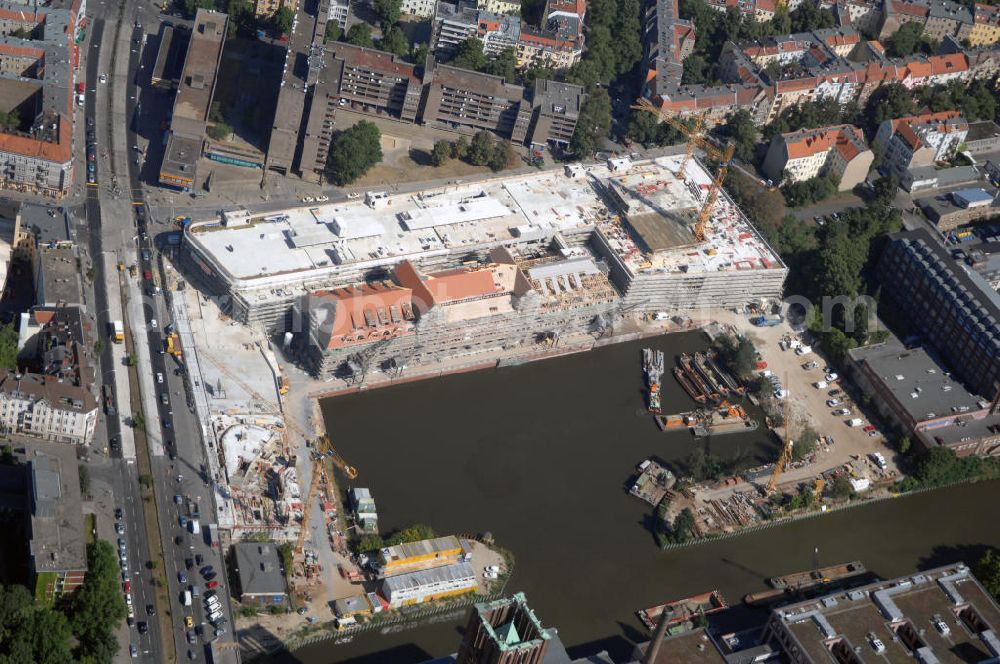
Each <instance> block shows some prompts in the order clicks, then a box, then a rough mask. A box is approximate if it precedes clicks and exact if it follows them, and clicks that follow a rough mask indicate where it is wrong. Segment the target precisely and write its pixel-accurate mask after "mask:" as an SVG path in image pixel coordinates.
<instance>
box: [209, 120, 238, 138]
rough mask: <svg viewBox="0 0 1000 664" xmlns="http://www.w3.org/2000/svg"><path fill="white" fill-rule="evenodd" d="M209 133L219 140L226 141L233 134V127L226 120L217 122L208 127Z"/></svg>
mask: <svg viewBox="0 0 1000 664" xmlns="http://www.w3.org/2000/svg"><path fill="white" fill-rule="evenodd" d="M208 135H209V136H211V137H212V138H214V139H215V140H217V141H224V140H226V139H227V138H229V137H230V136H232V135H233V128H232V127H230V126H229V125H228V124H226V123H225V122H216V123H215V124H214V125H212V126H211V127H209V128H208Z"/></svg>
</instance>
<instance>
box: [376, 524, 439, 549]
mask: <svg viewBox="0 0 1000 664" xmlns="http://www.w3.org/2000/svg"><path fill="white" fill-rule="evenodd" d="M433 538H434V529H433V528H431V527H430V526H427V525H424V524H422V523H416V524H414V525H412V526H410V527H409V528H403V529H402V530H397V531H396V532H394V533H392V534H391V535H389V537H387V538H385V546H399V545H400V544H406V543H407V542H419V541H420V540H426V539H433Z"/></svg>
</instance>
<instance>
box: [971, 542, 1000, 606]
mask: <svg viewBox="0 0 1000 664" xmlns="http://www.w3.org/2000/svg"><path fill="white" fill-rule="evenodd" d="M973 571H974V573H975V575H976V578H977V579H979V582H980V583H981V584H983V587H984V588H986V591H987V592H988V593H989V594H991V595H993V598H994V599H996V600H997V601H998V602H1000V550H998V549H994V548H990V549H987V551H986V553H984V554H983V557H982V558H980V559H979V562H977V563H976V565H975V568H974V570H973Z"/></svg>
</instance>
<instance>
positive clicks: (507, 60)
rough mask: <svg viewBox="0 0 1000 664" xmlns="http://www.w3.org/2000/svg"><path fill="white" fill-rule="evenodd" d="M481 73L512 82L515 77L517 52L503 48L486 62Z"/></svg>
mask: <svg viewBox="0 0 1000 664" xmlns="http://www.w3.org/2000/svg"><path fill="white" fill-rule="evenodd" d="M482 71H483V72H484V73H486V74H490V75H492V76H499V77H500V78H502V79H504V80H505V81H513V80H514V79H515V78H516V76H517V51H515V50H514V49H513V48H505V49H504V50H502V51H500V53H499V55H497V56H496V57H495V58H493V59H492V60H487V61H486V64H485V65H484V66H483V69H482Z"/></svg>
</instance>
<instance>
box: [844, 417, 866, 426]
mask: <svg viewBox="0 0 1000 664" xmlns="http://www.w3.org/2000/svg"><path fill="white" fill-rule="evenodd" d="M864 423H865V421H864V420H862V419H861V418H858V417H855V418H853V419H850V420H848V421H847V426H851V427H859V426H861V425H862V424H864Z"/></svg>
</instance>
